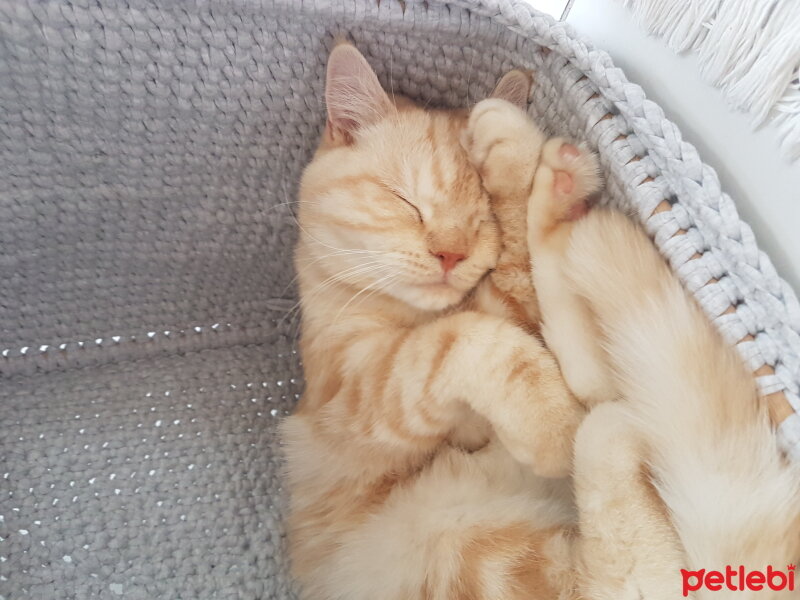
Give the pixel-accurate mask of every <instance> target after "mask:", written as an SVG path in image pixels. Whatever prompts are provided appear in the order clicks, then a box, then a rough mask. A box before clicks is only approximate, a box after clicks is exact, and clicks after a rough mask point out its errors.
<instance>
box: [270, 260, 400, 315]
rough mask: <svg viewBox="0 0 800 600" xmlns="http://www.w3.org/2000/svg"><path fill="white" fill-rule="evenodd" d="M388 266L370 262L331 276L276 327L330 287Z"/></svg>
mask: <svg viewBox="0 0 800 600" xmlns="http://www.w3.org/2000/svg"><path fill="white" fill-rule="evenodd" d="M390 266H391V265H387V264H385V263H383V262H382V261H370V262H367V263H362V264H358V265H355V266H353V267H349V268H348V269H344V270H342V271H339V272H337V273H335V274H333V275H331V276H330V277H328V278H327V279H325V280H324V281H322V282H321V283H319V284H317V285H316V286H315V287H314V288H313V289H312V290H310V291H309V292H307V293H306V294H304V295H303V297H302V298H300V299H299V300H298V301H297V302H296V303H295V304H294V305H293V306H292V307H291V308H289V310H288V311H287V312H286V315H284V317H283V318H282V319H281V320H280V321H279V322H278V325H281V324H282V323H283V322H284V321H285V320H286V318H287V317H289V316H291V315H292V314H293V313H295V312H296V311H298V309H299V308H301V307H302V305H303V303H307V302H308V301H309V300H311V299H312V298H314V297H316V296H318V295H319V294H320V293H322V292H323V291H324V290H326V289H327V288H329V287H330V286H332V285H334V284H336V283H340V282H346V281H348V280H349V279H352V278H355V277H358V276H364V275H368V274H369V273H372V272H377V271H379V270H381V269H384V268H389V267H390Z"/></svg>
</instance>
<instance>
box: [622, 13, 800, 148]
mask: <svg viewBox="0 0 800 600" xmlns="http://www.w3.org/2000/svg"><path fill="white" fill-rule="evenodd" d="M622 2H623V3H624V4H625V6H626V7H628V9H629V10H630V11H631V12H632V13H633V15H634V17H635V18H636V20H637V21H638V22H639V23H640V24H642V25H643V26H644V27H645V28H646V29H647V30H648V31H649V32H650V33H652V34H654V35H657V36H659V37H661V38H663V39H664V40H666V42H667V44H668V45H669V47H670V48H671V49H672V50H674V51H675V52H685V51H689V50H691V51H695V52H697V55H698V57H699V59H700V65H701V70H702V74H703V76H704V77H705V78H706V80H707V81H709V82H710V83H712V84H713V85H715V86H717V87H719V88H721V89H722V90H723V92H724V94H725V97H726V98H727V100H728V102H729V103H730V104H731V105H732V106H734V107H735V108H737V109H739V110H743V111H745V112H748V113H750V114H751V115H752V117H753V122H754V125H755V126H758V125H761V124H762V123H764V122H766V121H773V122H774V124H775V125H776V127H777V129H778V132H779V136H780V141H781V149H782V150H783V151H784V153H785V154H786V155H787V156H788V157H789V159H790V160H792V161H795V160H798V159H800V0H622Z"/></svg>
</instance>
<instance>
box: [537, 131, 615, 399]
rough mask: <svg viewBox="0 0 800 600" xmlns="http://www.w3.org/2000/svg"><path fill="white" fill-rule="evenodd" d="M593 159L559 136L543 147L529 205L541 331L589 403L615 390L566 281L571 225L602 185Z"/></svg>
mask: <svg viewBox="0 0 800 600" xmlns="http://www.w3.org/2000/svg"><path fill="white" fill-rule="evenodd" d="M600 184H601V181H600V176H599V169H598V166H597V159H596V157H595V156H594V155H593V154H592V153H591V152H589V151H588V150H586V149H585V148H582V147H579V146H574V145H572V144H569V143H567V142H566V141H565V140H563V139H562V138H553V139H551V140H548V141H547V142H546V143H545V144H544V147H543V148H542V154H541V157H540V161H539V166H538V168H537V170H536V174H535V176H534V181H533V186H532V192H531V195H530V201H529V203H528V246H529V248H530V253H531V273H532V276H533V282H534V286H535V287H536V290H537V294H538V297H539V306H540V310H541V313H542V321H543V325H542V333H543V335H544V338H545V340H546V341H547V345H548V347H549V348H550V349H551V350H552V351H553V352H554V353H555V355H556V357H557V358H558V361H559V365H560V366H561V370H562V372H563V373H564V378H565V379H566V380H567V384H568V385H569V386H570V389H571V390H572V391H573V392H574V393H575V395H576V396H578V398H580V399H581V400H582V401H583V402H585V403H587V404H590V405H593V404H597V403H599V402H603V401H608V400H613V399H615V398H616V397H617V389H616V385H615V382H614V380H613V375H612V372H611V369H610V368H609V365H608V363H607V359H606V356H605V352H604V351H603V349H602V347H601V345H600V340H601V336H600V331H599V329H598V328H597V326H596V322H595V321H596V320H595V318H594V316H593V315H592V314H591V311H590V309H589V305H588V304H587V302H585V300H584V299H583V298H581V297H579V296H578V295H577V294H576V293H575V291H574V289H573V287H572V286H571V283H570V273H569V266H568V261H567V260H566V250H567V248H568V244H569V242H570V236H571V233H572V228H573V226H574V224H575V222H576V220H577V219H580V218H581V217H582V216H583V215H585V214H586V212H587V211H588V210H589V202H590V197H591V195H592V194H594V193H595V192H597V191H598V190H599V189H600Z"/></svg>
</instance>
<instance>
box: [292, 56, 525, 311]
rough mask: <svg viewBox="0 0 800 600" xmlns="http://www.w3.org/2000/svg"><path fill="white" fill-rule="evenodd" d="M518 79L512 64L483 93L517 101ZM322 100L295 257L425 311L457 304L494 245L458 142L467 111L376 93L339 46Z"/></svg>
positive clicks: (487, 214)
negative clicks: (322, 118) (322, 119)
mask: <svg viewBox="0 0 800 600" xmlns="http://www.w3.org/2000/svg"><path fill="white" fill-rule="evenodd" d="M529 88H530V78H529V77H528V76H527V75H526V74H524V73H522V72H521V71H512V72H511V73H509V74H508V75H506V76H505V77H504V78H503V79H502V80H501V82H500V84H498V87H497V88H496V89H495V92H494V94H493V95H494V96H498V97H503V98H505V99H507V100H510V101H513V102H515V103H517V104H521V105H524V104H525V103H526V102H527V96H528V92H529ZM325 100H326V104H327V111H328V120H327V123H326V126H325V132H324V134H323V138H322V142H321V144H320V147H319V150H318V151H317V154H316V155H315V157H314V160H313V161H312V162H311V164H310V165H309V166H308V168H307V169H306V171H305V173H304V175H303V181H302V183H301V192H300V207H299V222H300V225H301V228H302V230H301V234H300V235H301V240H300V244H301V246H302V247H303V250H304V252H303V255H304V257H305V260H307V261H309V263H311V262H313V263H314V265H315V269H320V270H321V273H322V274H323V275H324V276H326V277H330V278H332V279H331V281H338V282H341V283H343V284H347V285H349V286H350V287H351V288H352V289H353V290H354V292H355V293H359V292H360V293H361V295H362V296H366V295H367V294H372V293H375V294H386V295H389V296H392V297H394V298H396V299H399V300H401V301H403V302H405V303H406V304H408V305H411V306H412V307H415V308H417V309H420V310H425V311H435V310H442V309H445V308H447V307H449V306H452V305H454V304H456V303H458V302H459V301H460V300H461V299H462V298H463V297H464V296H465V295H466V294H467V293H468V292H469V291H470V290H471V289H472V288H474V287H475V285H476V284H477V283H478V281H480V279H481V278H482V277H483V275H484V274H485V273H486V272H487V271H489V270H490V269H492V268H493V267H494V265H495V263H496V261H497V255H498V252H499V247H500V240H499V233H498V229H497V226H496V223H495V219H494V216H493V215H492V212H491V210H490V206H489V198H488V196H487V194H486V192H485V191H484V190H483V188H482V187H481V181H480V178H479V176H478V173H477V172H476V171H475V169H474V168H473V167H472V166H471V165H470V163H469V161H468V159H467V155H466V153H465V152H464V150H463V149H462V147H461V144H460V138H461V133H462V131H463V128H464V126H465V124H466V118H467V113H466V111H463V110H462V111H445V110H432V109H425V108H422V107H419V106H416V105H415V104H413V103H412V102H411V101H409V100H407V99H405V98H401V97H394V95H393V94H392V95H390V94H387V92H386V91H385V90H384V89H383V88H382V87H381V85H380V83H379V81H378V78H377V76H376V75H375V73H374V71H373V70H372V68H371V67H370V66H369V64H368V63H367V61H366V60H365V59H364V57H363V56H362V55H361V54H360V53H359V52H358V50H356V49H355V47H353V46H351V45H349V44H339V45H338V46H336V48H334V50H333V51H332V52H331V55H330V58H329V60H328V71H327V79H326V89H325ZM297 266H298V269H303V268H304V267H305V265H304V264H298V265H297Z"/></svg>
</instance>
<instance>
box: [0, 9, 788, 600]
mask: <svg viewBox="0 0 800 600" xmlns="http://www.w3.org/2000/svg"><path fill="white" fill-rule="evenodd" d="M342 34H346V35H348V36H350V37H351V39H353V40H354V41H355V43H356V44H357V45H358V47H359V48H360V49H361V50H362V51H363V52H364V53H365V55H366V56H367V57H368V58H369V60H370V61H371V62H372V64H373V65H374V66H375V68H376V70H377V71H378V73H379V75H380V77H381V80H382V81H383V83H384V84H385V85H387V86H389V85H390V84H391V86H392V87H393V89H394V90H395V91H398V92H402V93H404V94H407V95H409V96H411V97H413V98H416V99H419V100H422V101H425V102H430V103H431V104H432V105H442V106H463V105H467V104H470V103H472V102H475V101H477V100H479V99H480V98H482V97H484V96H485V95H486V94H487V92H488V91H489V90H490V89H491V87H492V85H493V84H494V83H495V81H496V80H497V78H498V77H499V76H500V75H501V74H502V73H503V72H505V71H506V70H508V69H510V68H512V67H527V68H531V69H533V70H534V71H535V72H536V88H535V92H534V97H533V103H532V106H531V114H533V115H534V116H535V117H536V118H537V119H538V120H539V122H540V123H542V124H543V125H544V126H545V127H546V128H547V130H548V131H549V132H550V133H560V134H566V135H569V136H573V137H575V138H580V139H586V140H588V141H589V142H590V143H591V144H592V145H593V146H595V147H597V148H598V150H599V152H600V156H601V159H602V163H603V168H604V169H605V174H606V177H607V180H608V196H609V199H610V201H611V202H612V203H614V204H616V205H619V206H621V207H624V208H625V209H628V210H630V211H631V213H632V214H635V215H638V216H639V218H641V220H642V221H643V222H645V223H646V225H647V228H648V229H649V230H650V231H651V232H652V233H653V234H654V236H655V239H656V242H657V244H658V246H659V247H660V248H661V250H662V252H663V253H664V254H665V255H666V256H668V257H669V260H670V261H671V263H672V265H673V267H674V269H675V270H676V271H677V272H678V273H679V274H680V276H681V277H682V279H683V280H684V281H685V282H686V284H687V286H688V287H689V288H690V289H691V290H692V291H694V293H695V294H696V296H697V298H698V299H699V300H700V302H701V303H702V305H703V306H704V307H705V309H706V310H707V312H708V314H709V315H710V316H711V317H712V318H714V320H715V322H716V323H717V325H718V326H719V328H720V329H721V330H722V331H723V332H724V334H725V336H726V337H727V338H728V339H729V340H730V341H731V342H739V346H738V347H739V348H740V349H741V351H742V354H743V356H744V357H745V358H746V359H747V361H748V362H749V364H750V366H751V367H752V368H753V370H755V371H756V372H757V373H758V374H759V375H760V377H759V382H760V384H761V388H762V390H763V392H764V394H765V396H767V397H768V401H769V402H770V405H771V407H772V410H773V415H774V416H775V419H776V421H778V422H781V423H782V425H781V428H780V432H779V433H780V435H781V440H782V444H783V447H784V448H785V449H786V451H787V452H788V453H789V454H791V455H793V456H795V457H797V456H798V455H800V434H799V433H798V432H800V427H799V426H798V422H800V416H798V415H797V414H796V413H795V412H794V410H793V409H792V406H793V407H794V409H797V408H798V407H800V403H798V382H800V341H799V339H800V338H798V331H800V309H799V308H798V303H797V299H796V298H795V296H794V294H793V293H792V291H791V290H790V289H789V287H788V286H787V285H786V284H785V283H784V282H783V281H781V279H780V278H779V277H778V276H777V275H776V274H775V272H774V270H773V268H772V265H771V263H770V261H769V259H768V258H767V257H766V256H765V255H764V254H763V253H761V252H759V250H758V248H757V246H756V244H755V242H754V239H753V235H752V233H751V231H750V228H749V227H748V226H747V225H745V224H744V223H742V222H741V221H740V220H739V217H738V216H737V213H736V210H735V208H734V206H733V204H732V202H731V200H730V198H728V196H726V195H725V194H724V193H722V192H721V191H720V189H719V184H718V181H717V177H716V175H715V173H714V172H713V171H712V170H711V169H710V168H708V167H707V166H705V165H704V164H703V163H702V162H701V160H700V159H699V157H698V156H697V152H696V151H695V149H694V148H693V147H692V146H690V145H689V144H686V143H685V142H683V141H682V140H681V136H680V134H679V132H678V130H677V128H676V127H675V126H674V125H673V124H672V123H671V122H670V121H668V120H667V119H666V118H665V117H664V113H663V112H662V111H661V110H660V109H659V107H658V106H656V105H655V104H653V103H652V102H649V101H647V100H646V99H645V97H644V94H643V93H642V90H641V89H640V88H639V87H638V86H636V85H634V84H631V83H629V82H628V81H627V80H626V79H625V76H624V74H623V73H622V72H620V70H619V69H616V68H614V66H613V64H612V63H611V61H610V60H609V57H608V56H607V55H606V54H604V53H603V52H601V51H597V50H594V49H593V48H591V47H590V46H589V45H587V44H586V43H584V42H582V41H579V40H577V39H575V37H574V36H573V35H572V34H571V32H570V30H569V28H568V27H565V26H564V25H561V24H556V23H554V22H553V21H552V20H551V19H550V18H547V17H544V16H540V15H537V14H535V13H533V12H532V11H531V10H530V9H529V8H527V7H526V6H525V5H522V4H515V3H513V2H509V1H500V0H484V1H478V0H454V1H450V2H436V1H433V0H429V1H427V2H418V1H412V0H406V1H405V2H400V1H399V0H381V2H377V0H361V1H357V0H330V1H323V0H319V1H317V2H312V1H303V2H300V1H298V0H278V1H270V0H266V1H262V2H256V1H252V0H227V1H220V2H213V3H205V2H200V3H177V2H175V3H172V2H156V1H155V0H150V1H147V0H127V1H125V2H116V1H113V2H104V3H96V2H89V1H88V0H73V1H68V0H58V1H56V0H53V1H38V0H37V1H34V0H0V107H2V110H0V243H2V253H1V255H0V274H2V281H3V284H2V287H0V331H2V333H1V334H0V352H1V353H2V354H1V355H0V417H1V419H2V420H1V421H0V440H1V441H0V448H1V449H2V451H1V452H0V460H1V461H2V468H1V469H0V475H2V480H0V515H2V516H0V529H2V532H1V533H0V597H2V598H4V599H5V600H12V599H13V600H18V599H24V598H41V599H47V600H59V599H64V598H77V599H80V600H84V599H89V598H112V599H113V598H118V597H119V598H124V599H126V600H128V599H131V600H133V599H142V600H144V599H147V600H153V599H170V598H183V599H203V598H244V599H255V598H270V599H272V598H276V599H277V598H280V599H284V598H291V597H292V590H291V584H290V582H289V578H288V576H287V569H286V566H287V565H286V559H285V558H284V555H283V554H282V551H281V546H282V543H283V540H282V535H283V534H282V528H281V525H280V515H281V510H282V502H283V501H282V497H281V487H280V486H281V484H280V477H279V475H280V453H279V447H278V442H277V440H276V434H275V427H276V425H277V423H278V421H279V419H280V418H281V417H282V416H283V415H284V414H286V412H287V411H289V410H290V409H291V407H292V405H293V404H294V402H295V400H296V399H297V397H298V395H299V394H300V392H301V389H302V381H301V369H300V365H299V362H298V357H297V354H296V351H295V346H294V341H295V339H296V333H297V320H296V319H294V318H293V317H292V316H291V315H290V314H289V309H290V308H291V307H292V306H293V304H294V303H295V301H296V298H295V296H294V294H295V291H294V288H293V287H292V277H293V273H292V267H291V254H292V245H293V242H294V240H295V235H296V229H295V223H294V220H293V217H292V211H293V206H292V201H293V198H294V194H295V188H296V184H297V181H298V177H299V175H300V172H301V169H302V168H303V166H304V165H305V164H306V162H307V161H308V159H309V157H310V156H311V153H312V150H313V148H314V146H315V144H316V141H317V136H318V132H319V131H320V128H321V127H322V125H323V122H324V107H323V103H322V91H323V90H322V86H323V74H324V66H325V59H326V55H327V53H328V50H329V48H330V47H331V45H332V42H333V39H334V36H337V35H342ZM676 376H679V374H677V373H676Z"/></svg>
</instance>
